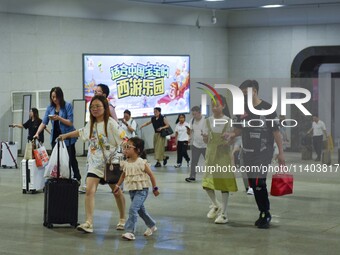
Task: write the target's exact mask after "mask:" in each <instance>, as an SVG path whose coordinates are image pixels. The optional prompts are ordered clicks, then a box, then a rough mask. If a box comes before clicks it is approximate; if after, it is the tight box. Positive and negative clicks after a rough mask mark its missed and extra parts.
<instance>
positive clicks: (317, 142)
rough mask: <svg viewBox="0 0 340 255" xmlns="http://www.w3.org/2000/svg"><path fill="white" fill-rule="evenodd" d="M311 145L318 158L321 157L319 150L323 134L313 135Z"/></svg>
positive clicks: (320, 149) (320, 150)
mask: <svg viewBox="0 0 340 255" xmlns="http://www.w3.org/2000/svg"><path fill="white" fill-rule="evenodd" d="M313 146H314V150H315V152H316V155H317V157H318V159H321V152H322V147H323V135H318V136H313Z"/></svg>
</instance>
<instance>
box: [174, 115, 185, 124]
mask: <svg viewBox="0 0 340 255" xmlns="http://www.w3.org/2000/svg"><path fill="white" fill-rule="evenodd" d="M180 117H184V120H185V115H184V114H183V113H180V114H178V117H177V120H176V124H178V122H179V118H180Z"/></svg>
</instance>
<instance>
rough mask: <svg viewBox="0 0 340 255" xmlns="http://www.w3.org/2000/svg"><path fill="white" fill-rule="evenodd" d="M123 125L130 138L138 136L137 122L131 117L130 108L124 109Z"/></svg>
mask: <svg viewBox="0 0 340 255" xmlns="http://www.w3.org/2000/svg"><path fill="white" fill-rule="evenodd" d="M121 125H122V128H123V129H124V130H125V133H126V136H127V137H128V138H131V137H135V136H136V129H137V123H136V121H135V120H133V119H132V118H131V112H130V111H129V110H125V111H124V118H123V119H122V120H121Z"/></svg>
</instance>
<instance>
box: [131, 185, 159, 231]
mask: <svg viewBox="0 0 340 255" xmlns="http://www.w3.org/2000/svg"><path fill="white" fill-rule="evenodd" d="M129 193H130V198H131V205H130V209H129V218H128V220H127V221H126V223H125V230H126V232H130V233H134V232H135V229H136V225H137V217H138V215H137V214H139V216H140V217H141V218H142V219H143V220H144V222H145V225H147V226H148V227H149V228H152V227H153V226H155V225H156V222H155V221H154V220H153V219H152V218H151V216H150V215H149V214H148V212H147V211H146V210H145V207H144V201H145V200H146V198H147V197H148V193H149V189H148V188H144V189H142V190H130V191H129Z"/></svg>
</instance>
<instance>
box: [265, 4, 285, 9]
mask: <svg viewBox="0 0 340 255" xmlns="http://www.w3.org/2000/svg"><path fill="white" fill-rule="evenodd" d="M283 6H284V5H282V4H268V5H263V6H261V8H279V7H283Z"/></svg>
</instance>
